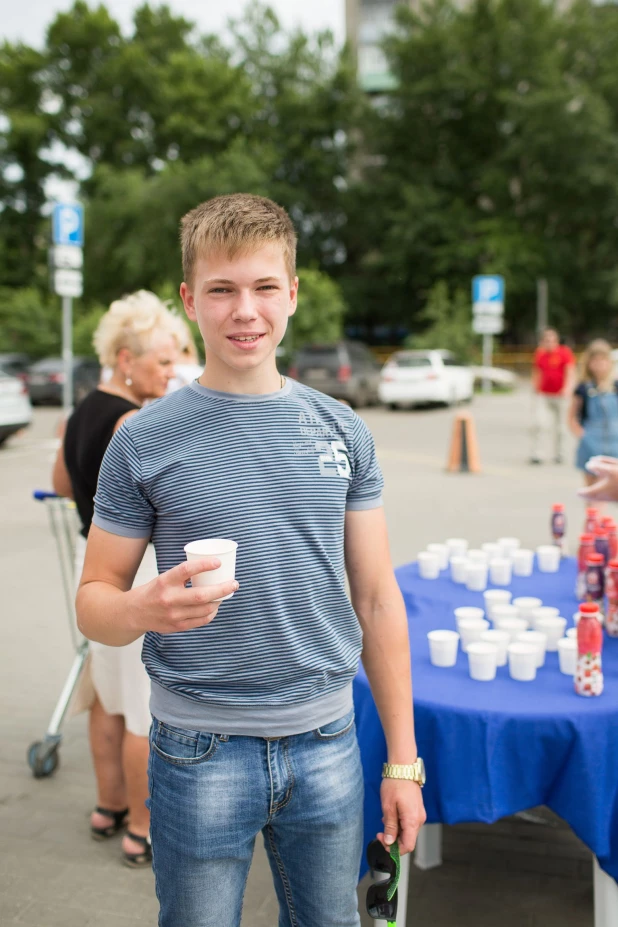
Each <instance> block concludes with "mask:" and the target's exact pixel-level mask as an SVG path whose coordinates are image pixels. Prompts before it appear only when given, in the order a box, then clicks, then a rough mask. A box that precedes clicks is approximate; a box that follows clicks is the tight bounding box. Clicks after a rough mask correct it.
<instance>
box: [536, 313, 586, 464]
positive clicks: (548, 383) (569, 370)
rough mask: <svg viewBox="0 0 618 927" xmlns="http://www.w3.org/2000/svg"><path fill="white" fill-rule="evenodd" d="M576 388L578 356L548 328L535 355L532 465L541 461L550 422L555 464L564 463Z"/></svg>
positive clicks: (555, 332) (553, 329) (554, 330)
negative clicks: (568, 412)
mask: <svg viewBox="0 0 618 927" xmlns="http://www.w3.org/2000/svg"><path fill="white" fill-rule="evenodd" d="M574 386H575V356H574V354H573V352H572V351H571V349H570V348H568V347H566V345H562V344H560V338H559V336H558V332H557V331H556V329H555V328H546V329H545V331H544V332H543V335H542V337H541V340H540V342H539V346H538V348H537V349H536V351H535V353H534V364H533V368H532V389H533V391H534V393H535V405H534V413H533V414H534V422H533V425H532V456H531V458H530V463H532V464H540V463H541V461H542V454H541V440H542V434H543V431H544V429H545V425H546V420H547V418H548V417H549V418H550V419H551V426H552V430H553V444H554V461H555V463H562V462H563V460H564V456H563V445H564V435H565V422H566V417H565V406H566V401H567V398H568V397H569V396H570V395H571V393H572V392H573V387H574Z"/></svg>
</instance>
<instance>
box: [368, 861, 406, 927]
mask: <svg viewBox="0 0 618 927" xmlns="http://www.w3.org/2000/svg"><path fill="white" fill-rule="evenodd" d="M411 855H412V854H411V853H406V855H405V856H402V857H401V869H400V872H399V886H398V888H397V925H396V927H406V918H407V915H408V883H409V881H410V856H411ZM371 875H372V877H373V880H374V882H382V881H384V880H385V878H386V879H387V878H388V876H385V874H384V873H383V872H372V873H371ZM374 924H375V927H387V924H386V921H383V920H377V921H374Z"/></svg>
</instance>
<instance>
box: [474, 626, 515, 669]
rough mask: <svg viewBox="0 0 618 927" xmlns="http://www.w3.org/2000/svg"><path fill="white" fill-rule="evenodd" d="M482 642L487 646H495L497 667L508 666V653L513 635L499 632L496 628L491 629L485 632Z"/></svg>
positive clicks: (482, 635)
mask: <svg viewBox="0 0 618 927" xmlns="http://www.w3.org/2000/svg"><path fill="white" fill-rule="evenodd" d="M481 641H482V642H483V643H485V644H493V645H494V647H496V649H497V654H496V665H497V666H506V651H507V648H508V646H509V644H510V643H511V635H510V634H508V633H507V632H506V631H498V630H497V629H496V628H490V630H489V631H483V633H482V634H481Z"/></svg>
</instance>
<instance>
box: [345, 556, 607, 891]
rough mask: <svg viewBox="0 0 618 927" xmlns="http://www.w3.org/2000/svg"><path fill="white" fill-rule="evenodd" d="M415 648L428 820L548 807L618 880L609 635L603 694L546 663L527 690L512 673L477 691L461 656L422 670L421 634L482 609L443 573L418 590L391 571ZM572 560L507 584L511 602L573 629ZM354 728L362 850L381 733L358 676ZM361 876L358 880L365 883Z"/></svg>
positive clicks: (403, 571) (550, 659)
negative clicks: (579, 688) (533, 603)
mask: <svg viewBox="0 0 618 927" xmlns="http://www.w3.org/2000/svg"><path fill="white" fill-rule="evenodd" d="M397 580H398V582H399V586H400V588H401V591H402V593H403V596H404V599H405V603H406V610H407V614H408V622H409V627H410V641H411V648H412V666H413V685H414V706H415V710H414V717H415V725H416V738H417V742H418V749H419V753H420V755H421V756H422V757H423V758H424V760H425V764H426V767H427V785H426V788H425V791H424V798H425V806H426V809H427V820H428V822H429V823H430V824H431V823H434V824H437V823H443V824H456V823H458V822H462V821H481V822H485V823H492V822H493V821H497V820H498V819H499V818H502V817H505V816H506V815H509V814H514V813H515V812H517V811H523V810H525V809H527V808H532V807H534V806H536V805H547V806H548V807H549V808H551V809H552V810H553V811H555V812H556V814H558V815H560V816H561V817H562V818H564V820H566V821H567V822H568V823H569V824H570V826H571V827H572V828H573V830H574V831H575V833H576V834H577V835H578V837H580V838H581V840H583V841H584V843H586V844H587V846H588V847H590V849H591V850H592V851H593V853H594V854H595V855H596V856H597V858H598V860H599V863H600V865H601V867H602V868H603V869H604V870H605V871H606V872H608V873H609V874H610V875H612V876H613V877H614V878H615V879H618V640H612V639H609V638H607V636H606V637H605V644H604V652H603V669H604V673H605V692H604V693H603V695H602V696H601V697H600V698H582V697H580V696H577V695H576V694H575V693H574V691H573V681H572V679H571V678H570V677H568V676H565V675H563V674H562V673H560V670H559V668H558V655H557V654H555V653H548V654H547V660H546V665H545V667H543V668H542V669H540V670H539V671H538V675H537V678H536V680H535V681H534V682H526V683H524V682H516V681H514V680H512V679H511V678H510V677H509V675H508V667H501V668H500V669H499V670H498V675H497V678H496V679H495V680H494V681H493V682H475V681H474V680H472V679H470V677H469V675H468V665H467V657H466V655H465V654H463V653H461V652H460V653H459V656H458V659H457V665H456V666H455V667H452V668H450V669H439V668H437V667H434V666H432V665H431V663H430V661H429V645H428V642H427V632H428V631H430V630H431V629H432V628H453V629H454V628H455V617H454V615H453V609H454V608H456V607H457V606H459V605H480V606H482V605H483V595H482V593H480V592H468V591H467V590H466V589H465V587H463V586H460V585H456V584H455V583H453V582H452V581H451V579H450V578H449V576H448V574H446V573H445V574H442V576H441V577H440V579H438V580H433V581H431V580H422V579H420V578H419V576H418V571H417V567H416V564H410V565H408V566H404V567H401V568H400V569H398V570H397ZM574 587H575V561H574V560H572V559H570V560H565V561H564V562H563V563H562V565H561V568H560V572H559V573H557V574H543V573H538V572H535V573H534V575H533V576H532V577H529V578H517V577H516V578H515V579H514V581H513V583H512V585H511V587H510V588H511V591H512V592H513V596H514V597H515V596H518V595H535V596H538V597H539V598H540V599H542V600H543V604H544V605H554V606H558V608H559V609H560V613H561V614H562V615H564V617H566V618H567V619H568V626H572V624H573V618H572V615H573V612H574V611H576V609H577V600H576V599H575V596H574ZM354 701H355V706H356V723H357V730H358V738H359V743H360V748H361V755H362V761H363V767H364V774H365V793H366V794H365V842H366V843H367V842H368V841H369V840H371V839H372V838H373V837H374V836H375V834H376V832H377V831H379V830H380V829H381V817H382V814H381V809H380V799H379V789H380V780H381V769H382V763H383V762H384V760H385V758H386V745H385V741H384V734H383V732H382V728H381V726H380V721H379V718H378V715H377V711H376V708H375V705H374V702H373V699H372V697H371V693H370V691H369V685H368V682H367V677H366V676H365V673H364V671H363V669H362V667H361V669H360V671H359V673H358V675H357V678H356V679H355V682H354ZM364 871H365V870H363V872H362V873H361V875H362V874H364Z"/></svg>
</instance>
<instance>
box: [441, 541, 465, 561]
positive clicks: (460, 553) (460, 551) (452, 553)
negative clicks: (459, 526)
mask: <svg viewBox="0 0 618 927" xmlns="http://www.w3.org/2000/svg"><path fill="white" fill-rule="evenodd" d="M446 546H447V548H448V555H449V557H465V556H466V554H467V552H468V542H467V541H466V539H465V538H448V540H447V542H446Z"/></svg>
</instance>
